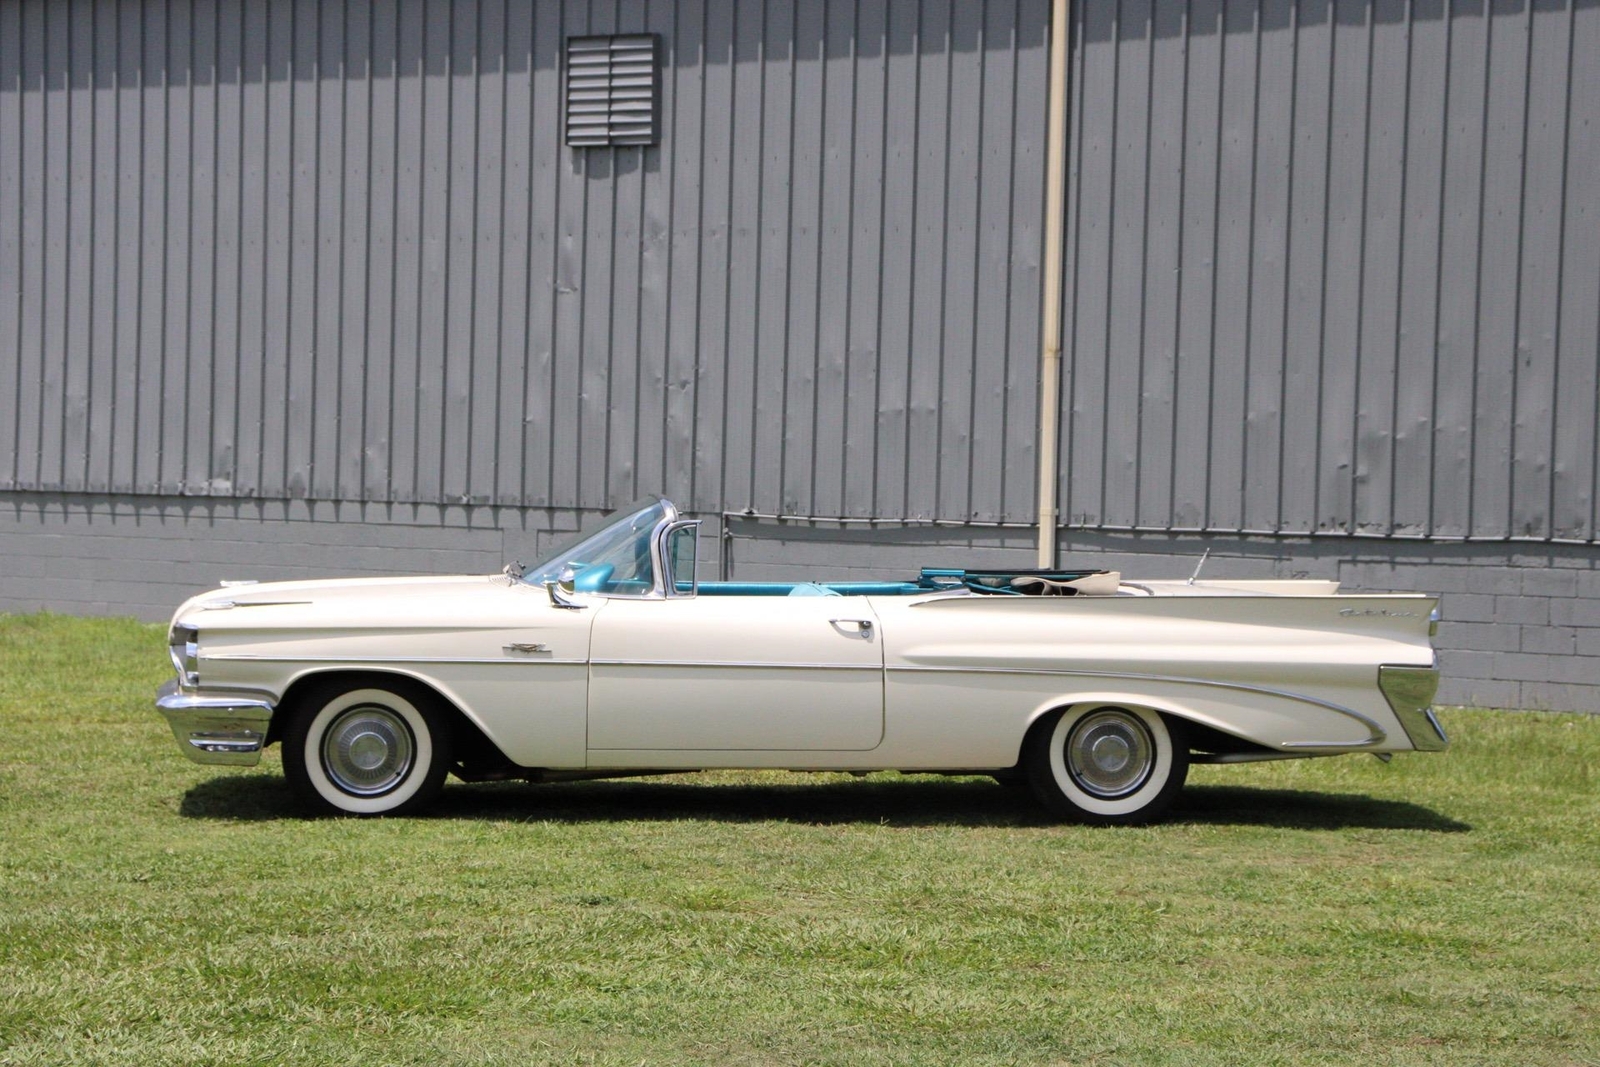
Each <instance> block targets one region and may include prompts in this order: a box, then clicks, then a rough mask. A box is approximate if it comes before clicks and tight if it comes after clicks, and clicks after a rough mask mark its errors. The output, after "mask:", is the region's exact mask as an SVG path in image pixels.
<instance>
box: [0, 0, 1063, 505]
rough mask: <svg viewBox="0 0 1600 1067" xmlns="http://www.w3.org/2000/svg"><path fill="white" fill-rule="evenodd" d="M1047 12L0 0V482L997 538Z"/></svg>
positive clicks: (1010, 443)
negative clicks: (609, 36) (621, 66)
mask: <svg viewBox="0 0 1600 1067" xmlns="http://www.w3.org/2000/svg"><path fill="white" fill-rule="evenodd" d="M1047 18H1048V4H1047V0H1005V2H998V3H993V4H986V5H975V4H970V3H965V2H961V0H923V2H920V3H886V2H878V3H869V2H862V3H859V4H857V3H846V2H840V0H808V2H799V3H791V2H789V0H770V2H765V3H757V2H735V0H705V2H696V0H681V2H665V0H656V2H650V3H646V2H644V0H595V2H593V3H587V2H580V0H568V2H566V3H558V2H539V3H529V2H527V0H400V2H398V3H396V2H392V0H391V2H380V3H376V4H372V5H368V4H365V3H356V2H348V3H344V2H340V0H321V2H318V0H301V2H295V3H290V2H270V3H269V2H254V0H221V2H218V0H142V2H141V0H74V2H71V3H66V2H45V0H33V2H27V3H23V2H17V0H0V220H4V222H3V223H0V346H3V347H0V353H3V354H4V357H5V358H4V359H0V419H3V420H4V421H3V422H0V490H3V489H15V490H35V489H38V490H68V491H80V490H82V491H88V492H91V493H104V492H113V493H159V494H193V493H198V494H215V495H222V496H253V497H274V498H276V497H309V498H323V499H347V500H378V501H383V500H393V501H424V502H482V503H494V504H510V505H533V506H553V507H561V508H570V507H584V508H595V507H603V506H606V505H608V504H615V503H619V502H622V501H626V500H627V499H630V498H631V497H633V496H635V495H637V493H639V492H643V491H646V490H665V491H666V492H667V493H669V494H670V495H672V496H673V497H674V498H675V499H677V500H678V501H679V502H680V503H684V504H689V505H690V506H692V507H694V508H696V509H699V510H711V511H716V510H722V509H743V508H746V507H751V508H754V509H756V510H758V511H762V512H774V511H784V512H804V513H820V514H829V515H861V516H868V515H888V516H914V517H926V516H933V515H939V516H944V517H954V518H963V519H966V518H977V519H990V520H992V519H1002V518H1026V517H1027V516H1028V514H1029V509H1030V507H1031V498H1032V478H1033V470H1034V450H1035V441H1034V438H1035V432H1036V431H1035V426H1036V422H1037V418H1036V408H1037V403H1038V400H1037V396H1036V393H1035V385H1034V383H1035V377H1036V370H1035V367H1036V364H1037V358H1038V357H1037V348H1038V342H1037V337H1038V326H1037V320H1038V314H1037V308H1038V293H1039V286H1040V271H1039V249H1040V244H1041V241H1040V233H1039V220H1040V219H1041V218H1042V214H1043V211H1042V206H1041V198H1042V184H1043V171H1044V163H1043V158H1042V144H1043V139H1044V103H1043V100H1042V97H1041V95H1040V94H1039V93H1037V92H1035V91H1033V87H1036V86H1039V85H1042V84H1043V82H1044V77H1045V37H1044V33H1045V26H1046V22H1047ZM639 30H648V31H652V32H655V33H658V34H660V35H661V38H662V54H663V59H664V63H663V69H664V79H665V92H664V99H663V107H662V121H663V136H662V139H661V143H660V145H659V146H657V147H654V148H650V149H647V150H639V149H620V150H615V151H613V150H591V151H578V150H571V149H568V148H566V147H565V146H564V145H563V143H562V129H561V104H562V101H561V79H562V71H561V67H560V58H559V57H560V55H561V53H562V42H563V40H564V38H565V37H566V36H567V35H569V34H589V33H608V32H613V31H627V32H634V31H639Z"/></svg>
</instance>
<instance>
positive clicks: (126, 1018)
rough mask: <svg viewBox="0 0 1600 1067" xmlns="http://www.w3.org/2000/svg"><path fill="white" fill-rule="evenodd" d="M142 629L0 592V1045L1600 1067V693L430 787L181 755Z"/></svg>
mask: <svg viewBox="0 0 1600 1067" xmlns="http://www.w3.org/2000/svg"><path fill="white" fill-rule="evenodd" d="M169 671H170V668H169V665H168V664H167V660H166V654H165V649H164V647H163V634H162V631H161V629H160V628H158V627H152V626H146V625H142V624H139V623H136V622H131V621H126V620H106V619H68V618H63V617H60V616H23V617H18V616H10V617H7V616H0V893H3V903H0V1063H5V1064H13V1063H16V1064H33V1063H51V1064H55V1063H117V1064H124V1063H133V1062H138V1063H141V1064H162V1063H172V1064H180V1063H181V1064H191V1063H196V1064H198V1063H216V1064H238V1063H303V1064H327V1063H356V1062H362V1063H372V1064H428V1065H436V1064H455V1063H461V1064H497V1063H507V1064H509V1063H517V1064H526V1063H560V1064H568V1063H570V1064H639V1063H651V1064H666V1063H707V1064H768V1063H771V1064H778V1063H783V1064H791V1063H792V1064H802V1063H803V1064H850V1065H875V1064H890V1063H905V1064H924V1063H952V1064H954V1063H959V1064H962V1065H964V1067H965V1065H984V1064H1041V1063H1071V1064H1100V1063H1104V1064H1184V1065H1193V1064H1241V1063H1267V1064H1297V1063H1312V1064H1361V1065H1371V1064H1390V1063H1395V1064H1399V1063H1436V1064H1451V1065H1458V1064H1499V1063H1504V1064H1516V1065H1518V1067H1528V1065H1538V1064H1562V1065H1580V1064H1581V1065H1590V1067H1593V1065H1597V1064H1600V793H1597V789H1596V786H1597V784H1600V773H1597V772H1600V718H1592V719H1585V718H1579V717H1572V716H1554V715H1538V714H1526V713H1523V714H1518V713H1504V712H1482V711H1456V712H1453V713H1448V714H1446V715H1445V716H1444V722H1445V725H1446V727H1447V728H1448V729H1449V730H1450V731H1451V733H1452V735H1453V736H1454V738H1455V745H1454V747H1453V748H1452V749H1451V750H1450V751H1449V752H1448V753H1445V754H1443V755H1436V756H1400V757H1397V758H1396V759H1395V760H1394V762H1393V763H1392V764H1389V765H1387V766H1385V765H1383V764H1380V763H1379V762H1378V761H1377V760H1374V759H1370V758H1366V757H1345V758H1341V759H1333V760H1322V761H1308V762H1294V763H1285V764H1265V765H1257V766H1241V767H1221V768H1198V769H1197V770H1196V771H1195V772H1194V774H1193V775H1192V777H1191V782H1192V784H1191V787H1190V789H1189V790H1188V792H1187V793H1186V795H1185V799H1184V800H1183V801H1180V804H1181V807H1180V808H1179V810H1178V811H1177V813H1176V815H1175V817H1174V818H1173V819H1172V820H1171V821H1169V822H1167V823H1166V824H1164V825H1160V826H1155V827H1149V828H1144V829H1134V830H1128V829H1112V830H1104V829H1089V828H1084V827H1078V826H1062V825H1053V824H1051V823H1049V822H1047V821H1046V820H1045V819H1044V818H1043V817H1042V815H1041V813H1040V811H1039V810H1038V809H1036V808H1035V807H1034V806H1033V804H1032V803H1031V801H1029V800H1028V799H1026V798H1025V797H1023V796H1020V795H1018V794H1016V793H1014V792H1013V791H1011V790H1007V789H1004V788H1001V787H999V786H997V785H995V784H993V783H992V782H990V781H989V780H987V779H976V778H974V779H954V780H952V779H940V778H931V777H901V776H898V775H890V774H886V775H878V776H874V777H872V778H870V779H866V780H857V779H853V778H850V777H848V776H844V775H818V776H800V775H791V774H783V773H762V774H731V773H718V774H710V775H702V776H686V777H681V778H670V779H659V780H635V781H626V782H598V783H585V784H578V785H565V786H532V785H523V784H506V785H497V786H462V785H458V784H453V785H451V786H449V787H447V788H446V790H445V793H444V796H443V799H442V802H441V803H440V804H439V805H438V807H437V809H436V810H435V811H434V812H433V813H432V814H431V815H430V816H429V817H425V818H419V819H411V820H387V821H385V820H379V821H358V820H348V819H321V820H307V819H303V818H301V817H299V816H298V815H297V814H296V811H295V809H294V808H293V807H292V806H291V804H290V803H289V801H288V798H287V796H286V793H285V790H284V785H283V780H282V776H281V771H280V765H279V761H278V756H277V751H276V749H274V750H272V751H271V752H269V754H268V756H267V758H266V759H265V760H263V762H262V765H261V766H260V767H259V768H256V769H253V770H250V771H238V770H234V769H230V768H222V767H200V766H197V765H195V764H192V763H189V762H188V761H187V760H185V759H183V757H182V756H181V755H180V754H179V753H178V750H177V747H176V746H175V744H174V743H173V741H172V737H171V735H170V734H169V733H168V732H167V730H166V727H165V725H164V724H163V723H162V722H161V720H160V719H159V717H158V716H157V715H156V713H155V712H154V710H153V709H152V707H151V703H150V700H151V694H152V691H153V690H154V688H155V686H156V685H157V684H159V683H160V682H161V681H163V680H164V679H165V677H166V676H167V674H168V673H169Z"/></svg>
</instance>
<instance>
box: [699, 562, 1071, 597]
mask: <svg viewBox="0 0 1600 1067" xmlns="http://www.w3.org/2000/svg"><path fill="white" fill-rule="evenodd" d="M1021 573H1029V574H1048V575H1049V576H1050V577H1053V578H1060V579H1073V578H1082V577H1083V576H1085V575H1088V574H1098V573H1100V572H1099V571H1028V572H1022V571H1016V572H1009V571H964V570H960V569H946V568H938V567H926V568H924V569H923V571H922V573H921V574H920V575H919V576H918V577H917V580H916V581H914V582H701V583H700V586H699V593H700V595H701V596H795V595H799V596H827V595H828V594H829V593H833V594H837V595H839V596H916V595H918V594H919V593H933V592H938V591H939V590H941V589H960V588H961V587H962V586H966V587H967V588H969V589H971V590H972V591H973V592H975V593H986V594H989V595H998V596H1022V595H1024V594H1023V593H1021V592H1019V591H1018V590H1016V589H1012V588H1010V578H1011V577H1012V576H1013V575H1014V574H1021ZM796 589H800V590H801V591H800V592H799V593H798V594H797V593H796V592H795V590H796ZM678 591H679V592H680V593H687V592H688V591H689V583H688V582H679V583H678Z"/></svg>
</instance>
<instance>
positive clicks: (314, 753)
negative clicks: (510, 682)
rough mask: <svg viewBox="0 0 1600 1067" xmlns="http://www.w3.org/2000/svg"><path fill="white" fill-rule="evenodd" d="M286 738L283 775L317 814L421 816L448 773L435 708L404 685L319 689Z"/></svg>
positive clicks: (445, 735) (446, 741)
mask: <svg viewBox="0 0 1600 1067" xmlns="http://www.w3.org/2000/svg"><path fill="white" fill-rule="evenodd" d="M299 704H300V708H299V711H298V713H297V714H296V715H295V716H294V718H293V719H292V720H290V723H289V726H288V729H287V730H285V731H284V736H283V773H284V777H286V778H287V779H288V780H289V784H290V785H291V786H292V787H293V788H294V790H295V792H296V793H298V794H299V796H300V797H301V799H303V800H305V801H306V802H307V803H309V804H310V805H311V806H312V807H314V808H316V809H318V810H321V811H324V812H334V813H341V814H346V815H403V814H407V813H410V812H413V811H417V810H418V809H420V808H422V807H423V806H425V805H426V804H428V803H429V802H430V801H432V800H433V798H434V797H435V796H437V795H438V793H439V790H440V788H441V787H442V786H443V785H444V779H445V775H446V773H447V772H448V771H449V769H450V759H451V745H450V731H449V727H448V725H447V722H446V719H445V717H444V716H443V715H442V714H441V713H440V711H439V708H438V702H437V699H436V698H435V697H433V696H432V694H430V693H428V692H427V691H426V690H423V689H422V688H421V687H419V686H414V685H407V684H404V683H403V682H402V681H400V680H396V682H395V683H392V684H391V683H387V682H386V683H383V684H378V685H372V684H358V685H339V684H333V685H328V686H322V687H319V688H317V689H314V690H312V691H310V692H308V693H306V694H305V697H304V698H303V699H302V700H301V701H300V702H299Z"/></svg>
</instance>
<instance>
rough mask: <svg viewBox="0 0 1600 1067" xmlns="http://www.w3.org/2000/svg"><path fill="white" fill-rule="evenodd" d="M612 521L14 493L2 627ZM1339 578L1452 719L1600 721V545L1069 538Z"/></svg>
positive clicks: (956, 530)
mask: <svg viewBox="0 0 1600 1067" xmlns="http://www.w3.org/2000/svg"><path fill="white" fill-rule="evenodd" d="M596 517H597V516H596V515H595V514H594V513H585V512H576V511H564V510H553V509H524V508H490V507H435V506H422V505H376V504H366V505H363V504H341V503H316V502H307V501H232V500H230V501H212V500H206V499H197V498H183V497H173V498H161V497H147V498H145V497H141V498H129V497H104V498H92V497H82V496H77V495H70V496H69V495H52V494H32V493H12V494H0V611H4V612H24V611H40V610H48V611H59V612H64V613H70V614H131V615H136V616H138V617H140V618H144V619H148V620H152V621H158V620H162V619H165V618H167V617H168V615H169V614H170V613H171V611H172V609H173V608H174V607H175V606H176V605H177V604H178V603H179V602H180V601H182V600H183V599H184V598H185V597H187V596H190V595H192V594H193V593H195V592H198V591H200V590H202V589H206V588H212V587H215V585H216V584H217V582H218V581H219V580H221V579H224V578H258V579H262V580H268V581H271V580H281V579H294V578H310V577H327V576H361V575H384V574H419V573H423V574H426V573H434V574H447V573H489V572H492V571H496V570H498V569H500V567H501V566H503V565H504V563H505V562H507V561H508V560H511V559H521V560H523V561H524V562H529V563H531V562H534V561H536V560H538V559H540V558H541V557H542V556H543V555H545V554H546V553H548V552H549V551H551V550H552V549H553V548H554V547H555V546H556V544H558V543H559V542H560V541H562V540H565V539H566V538H568V537H570V536H571V535H572V533H573V532H574V531H576V530H578V529H580V528H581V527H582V526H584V525H586V524H587V523H589V522H591V521H592V520H593V519H594V518H596ZM704 518H705V519H706V524H705V527H704V536H703V537H702V540H701V549H700V558H701V571H700V573H701V576H702V578H705V579H710V578H715V577H727V578H742V579H748V580H761V579H803V578H819V577H828V576H834V577H846V578H862V577H877V576H886V575H887V576H894V575H902V574H906V575H909V574H914V573H915V572H916V570H917V569H918V568H919V567H923V566H967V567H1019V568H1022V567H1031V566H1033V561H1034V535H1033V531H1032V530H1030V529H1027V528H1004V529H1002V528H996V527H946V526H940V527H925V526H910V527H907V526H888V525H883V526H875V527H866V526H847V527H838V526H826V525H808V524H803V523H775V522H770V521H758V520H752V519H743V518H739V517H730V518H728V519H724V518H723V517H722V516H719V515H709V516H704ZM1207 548H1209V549H1210V551H1211V556H1210V558H1209V560H1208V561H1207V563H1206V566H1205V571H1204V573H1205V575H1206V576H1207V577H1211V578H1228V577H1231V578H1265V577H1283V578H1333V579H1337V580H1338V581H1339V582H1340V583H1341V584H1342V586H1343V587H1344V588H1345V589H1347V590H1351V591H1365V592H1383V591H1389V590H1410V591H1418V592H1430V593H1437V594H1439V595H1440V596H1441V609H1442V612H1443V615H1444V621H1443V623H1442V625H1441V626H1440V630H1439V637H1438V641H1437V643H1438V646H1439V649H1440V664H1441V666H1442V668H1443V670H1444V684H1443V688H1442V690H1441V692H1440V701H1441V702H1442V703H1451V704H1470V705H1475V706H1484V707H1514V708H1545V709H1554V710H1576V711H1588V712H1600V546H1591V545H1549V544H1532V543H1529V544H1506V543H1434V542H1421V541H1392V540H1378V539H1365V538H1362V539H1352V538H1310V539H1308V538H1270V537H1236V536H1205V535H1194V534H1143V533H1141V534H1116V533H1098V532H1080V531H1064V532H1063V536H1062V542H1061V560H1062V563H1063V565H1064V566H1085V567H1101V568H1105V569H1114V570H1121V571H1122V572H1124V573H1125V574H1126V575H1128V576H1130V577H1133V576H1142V577H1147V578H1185V577H1188V575H1189V574H1190V573H1191V572H1192V571H1193V570H1194V566H1195V563H1196V562H1197V561H1198V560H1199V558H1200V554H1201V552H1202V551H1204V550H1205V549H1207Z"/></svg>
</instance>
